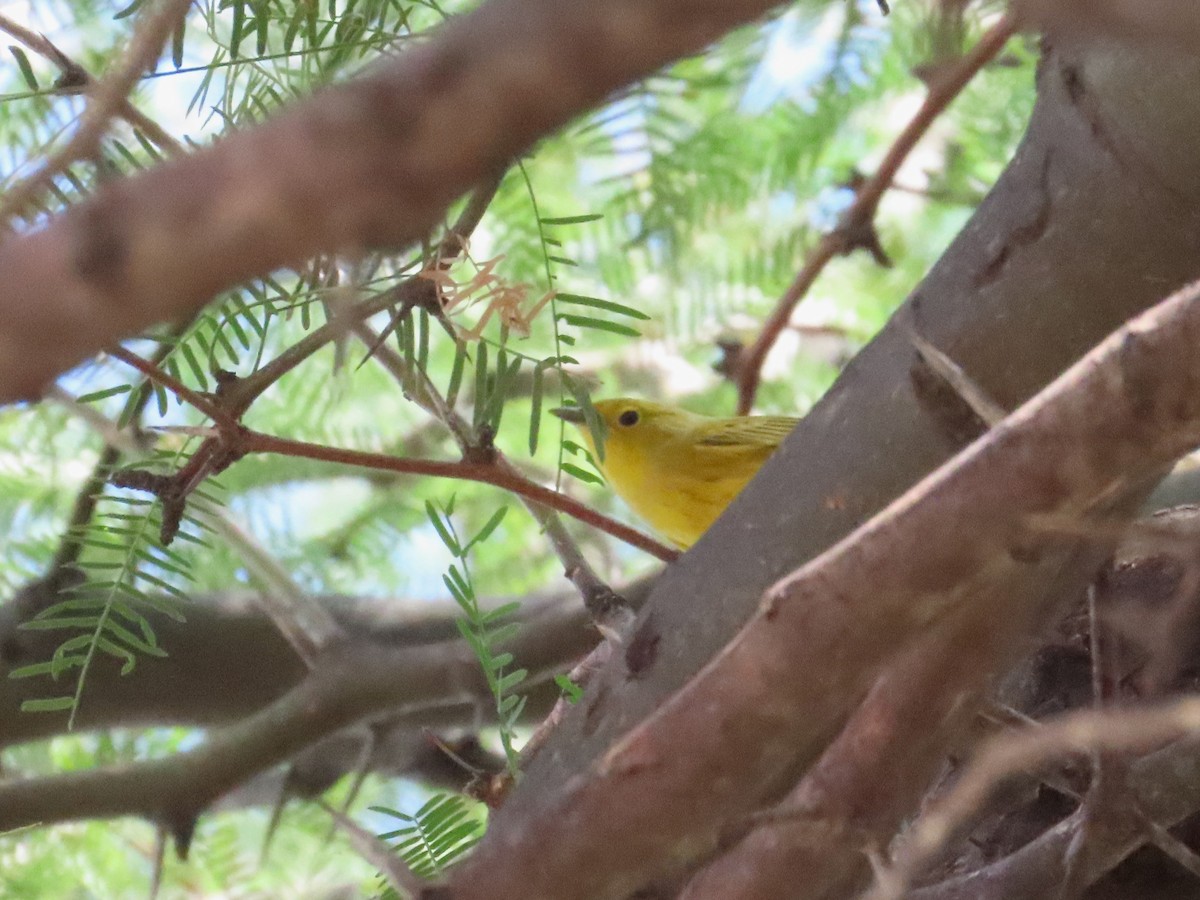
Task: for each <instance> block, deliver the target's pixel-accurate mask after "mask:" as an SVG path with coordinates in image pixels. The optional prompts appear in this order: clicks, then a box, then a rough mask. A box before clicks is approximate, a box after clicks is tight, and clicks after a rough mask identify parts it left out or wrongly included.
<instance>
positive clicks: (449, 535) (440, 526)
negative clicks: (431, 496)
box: [425, 500, 462, 556]
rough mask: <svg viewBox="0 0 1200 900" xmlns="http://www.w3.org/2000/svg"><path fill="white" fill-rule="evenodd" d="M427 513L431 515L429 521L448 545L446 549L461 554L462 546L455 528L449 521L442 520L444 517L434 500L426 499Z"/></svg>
mask: <svg viewBox="0 0 1200 900" xmlns="http://www.w3.org/2000/svg"><path fill="white" fill-rule="evenodd" d="M425 514H426V515H427V516H429V521H430V523H432V525H433V529H434V531H436V532H437V534H438V537H439V538H441V541H442V543H443V544H445V545H446V549H447V550H449V551H450V552H451V553H453V554H454V555H455V556H459V555H461V554H462V548H461V547H459V544H458V540H457V539H456V538H455V537H454V531H453V529H452V528H451V527H450V525H449V524H448V523H446V522H443V521H442V517H441V516H440V515H438V511H437V509H436V508H435V507H434V505H433V503H432V501H429V500H426V501H425Z"/></svg>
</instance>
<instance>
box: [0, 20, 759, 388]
mask: <svg viewBox="0 0 1200 900" xmlns="http://www.w3.org/2000/svg"><path fill="white" fill-rule="evenodd" d="M774 5H775V3H774V2H772V0H722V2H714V0H653V2H646V0H587V2H585V0H570V2H563V0H491V2H489V3H487V4H485V5H484V6H483V7H481V8H479V9H477V10H475V11H474V12H472V13H469V14H467V15H464V16H461V17H459V18H456V19H454V20H452V21H450V22H449V23H448V24H447V25H446V26H444V27H443V28H442V29H441V30H440V31H439V33H438V34H437V35H436V36H435V37H434V38H433V39H432V40H430V41H429V42H428V43H423V44H418V45H416V46H413V47H412V48H411V49H408V50H406V51H405V52H404V53H402V54H400V55H399V57H398V58H396V59H395V60H393V61H389V62H387V63H384V64H381V65H379V66H378V67H377V68H376V69H375V70H374V71H373V72H371V73H370V74H368V75H366V76H364V77H362V78H360V79H358V80H356V81H354V82H353V83H349V84H345V85H340V86H336V87H332V88H329V89H327V90H325V91H323V92H322V93H321V94H319V95H318V96H316V97H314V98H312V99H311V100H309V101H308V102H306V103H303V104H301V105H299V106H298V107H296V108H295V109H293V110H290V111H288V112H285V113H283V114H282V115H280V116H278V117H276V118H275V119H273V120H271V121H270V122H268V123H266V124H264V125H263V126H261V127H259V128H254V129H248V130H245V131H240V132H237V133H235V134H233V135H230V136H229V137H227V138H226V139H225V140H223V141H221V143H220V144H218V145H216V146H214V147H211V148H208V149H206V150H203V151H200V152H198V153H196V154H195V155H193V156H191V157H188V158H186V159H183V160H177V161H172V162H169V163H167V164H165V165H163V166H160V167H158V168H156V169H154V170H151V171H149V172H146V173H143V174H140V175H138V176H135V177H131V178H129V179H126V180H124V181H121V182H119V183H115V184H112V185H109V186H106V187H104V188H103V189H101V190H100V191H99V192H98V193H97V194H96V196H95V197H93V198H91V199H89V200H87V201H85V202H84V203H82V204H80V205H79V206H78V207H75V208H73V209H71V210H69V211H68V212H66V213H65V214H63V215H62V216H60V217H58V218H57V219H56V220H55V221H53V222H52V223H51V224H50V225H49V226H47V227H46V228H44V229H42V230H40V231H37V232H35V233H32V234H28V235H24V236H21V237H17V238H13V239H11V240H9V241H7V242H6V243H5V244H4V245H3V246H0V283H2V284H3V285H4V287H3V290H2V291H0V323H3V325H2V330H0V403H3V402H9V401H12V400H15V399H18V398H31V397H36V396H38V395H40V393H41V391H42V390H43V389H44V387H45V385H46V383H47V382H48V381H50V380H51V379H52V378H54V377H55V376H56V375H57V374H58V373H60V372H62V371H63V370H65V369H67V368H69V367H71V366H72V365H74V364H75V363H77V362H79V361H80V360H81V359H84V358H86V357H87V356H89V355H90V354H93V353H95V352H97V351H99V350H101V349H103V348H104V347H107V346H110V345H111V344H113V343H115V342H116V341H117V340H119V339H120V338H122V337H125V336H127V335H129V334H132V333H135V332H137V331H138V330H140V329H143V328H145V327H147V326H149V325H152V324H154V323H156V322H161V321H167V320H172V319H178V318H180V317H182V316H184V315H187V314H188V313H190V312H192V311H194V310H195V309H197V308H198V307H199V306H201V305H203V304H204V303H206V302H207V301H208V300H209V299H210V298H211V297H212V296H213V295H214V294H216V293H217V292H219V291H221V290H223V289H225V288H228V287H231V286H233V285H235V284H238V283H239V282H241V281H244V280H246V279H248V278H252V277H254V276H256V275H264V274H266V273H268V272H270V271H271V270H273V269H276V268H278V267H280V266H286V265H295V264H297V263H298V262H300V261H302V260H304V259H306V258H307V257H309V256H311V255H313V254H315V253H317V252H321V251H349V252H353V251H356V250H361V249H365V248H371V247H398V246H401V245H404V244H406V243H408V242H410V241H413V240H416V239H418V238H421V237H422V236H424V235H425V234H426V232H427V231H428V230H429V228H430V227H432V226H433V225H434V224H435V223H436V222H437V221H438V219H439V218H440V216H441V215H442V213H443V212H444V210H445V208H446V207H447V205H448V204H449V203H450V202H451V201H453V200H454V198H455V197H457V196H459V195H460V194H462V193H463V192H464V191H466V190H468V189H469V188H470V187H471V186H472V185H473V184H475V183H476V182H478V181H479V180H480V179H482V178H484V177H486V175H487V174H488V173H489V172H491V171H493V170H494V168H495V167H496V166H497V165H500V164H502V163H503V162H504V161H506V160H509V159H511V158H513V157H514V156H515V155H517V154H518V153H520V152H521V151H523V150H525V149H526V148H528V146H529V145H530V144H531V143H532V142H534V141H535V140H537V139H538V138H540V137H542V136H543V135H545V134H547V133H548V132H550V131H551V130H553V129H554V128H557V127H559V126H561V125H563V124H564V123H565V122H567V121H568V120H569V119H570V118H571V117H572V116H574V115H577V114H578V113H580V112H583V111H584V110H586V109H588V108H590V107H592V106H594V105H596V104H598V103H600V102H601V101H602V100H603V99H604V97H605V96H607V95H608V94H609V93H610V92H611V91H613V90H615V89H616V88H618V87H620V86H622V85H624V84H628V83H630V82H632V81H634V80H636V79H638V78H640V77H643V76H645V75H647V74H649V73H651V72H653V71H654V70H655V69H657V68H659V67H660V66H662V65H665V64H666V63H668V62H670V61H671V60H673V59H677V58H679V57H681V56H684V55H686V54H689V53H694V52H696V51H698V50H700V49H701V48H703V47H704V46H705V45H706V44H708V43H709V42H711V41H713V40H716V39H717V38H718V37H720V36H721V34H722V33H724V32H725V31H727V30H729V29H730V28H733V27H734V26H736V25H738V24H741V23H743V22H747V21H750V20H752V19H753V18H755V17H756V16H760V15H762V14H763V13H765V12H766V11H767V10H769V9H770V8H771V7H772V6H774ZM464 122H468V123H470V124H471V127H470V128H463V123H464Z"/></svg>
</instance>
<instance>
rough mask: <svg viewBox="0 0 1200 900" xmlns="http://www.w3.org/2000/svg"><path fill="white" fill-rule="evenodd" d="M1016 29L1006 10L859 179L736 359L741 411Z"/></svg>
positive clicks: (868, 243) (871, 238)
mask: <svg viewBox="0 0 1200 900" xmlns="http://www.w3.org/2000/svg"><path fill="white" fill-rule="evenodd" d="M1015 31H1016V24H1015V22H1014V21H1013V19H1012V18H1011V17H1010V16H1002V17H1001V18H1000V20H999V21H998V22H996V24H995V25H993V26H992V27H991V28H989V29H988V31H987V33H986V34H984V36H983V37H982V38H981V39H980V41H979V43H978V44H976V45H975V47H974V48H972V50H971V52H970V53H968V54H967V55H966V56H964V57H963V58H962V59H961V60H959V61H958V63H957V64H956V65H955V66H954V67H952V68H950V69H948V70H946V71H945V72H943V73H942V74H941V76H940V77H939V78H937V79H936V80H935V81H933V82H932V83H931V84H930V86H929V90H928V92H927V93H926V95H925V101H924V102H923V103H922V104H921V108H920V109H918V110H917V112H916V113H915V114H914V115H913V117H912V119H911V120H910V121H909V123H908V125H906V126H905V128H904V130H903V131H901V132H900V134H899V135H897V136H896V139H895V141H893V142H892V146H891V148H890V149H889V150H888V153H887V155H886V156H885V157H884V158H883V162H881V163H880V164H879V168H878V169H877V170H876V171H875V174H874V175H872V176H871V177H870V178H867V179H865V180H863V181H862V183H861V184H859V185H858V187H857V190H856V191H855V195H854V202H853V203H851V204H850V206H849V207H848V208H847V209H846V211H845V212H844V213H842V216H841V219H840V221H839V222H838V225H837V227H835V228H834V229H833V231H831V232H829V233H828V234H826V235H825V236H824V237H822V238H821V240H820V241H818V242H817V245H816V246H815V247H813V249H812V250H811V251H810V253H809V255H808V258H807V259H806V260H805V262H804V265H803V266H802V267H801V269H800V271H799V273H797V275H796V277H795V279H794V280H793V281H792V283H791V284H790V285H789V286H788V289H787V290H786V291H785V292H784V294H783V296H782V297H781V298H780V299H779V303H778V304H777V305H776V307H775V309H774V311H773V312H772V313H771V315H770V317H769V318H768V319H767V321H766V323H765V324H764V325H763V329H762V332H761V333H760V334H759V336H758V338H757V340H755V342H754V344H753V345H751V347H750V348H749V350H747V351H746V352H745V353H744V354H743V355H742V357H741V359H740V360H739V361H738V365H737V374H736V377H737V387H738V412H739V413H740V414H742V415H746V414H747V413H749V412H750V410H751V408H752V407H753V406H754V398H755V396H756V395H757V394H758V385H759V381H760V380H761V378H762V367H763V363H764V362H766V359H767V354H768V353H770V352H771V348H772V347H773V346H775V342H776V341H777V340H778V339H779V335H780V334H782V333H783V331H784V330H785V329H786V328H787V324H788V320H789V319H790V318H791V316H792V311H793V310H794V309H795V308H796V305H797V304H798V303H799V302H800V301H801V300H802V299H803V298H804V296H805V295H806V294H807V293H808V291H809V289H810V288H811V287H812V286H813V284H814V283H815V282H816V280H817V277H818V276H819V275H820V274H821V272H823V271H824V269H825V267H826V266H827V265H828V264H829V263H830V261H832V260H833V258H834V257H835V256H842V255H845V254H847V253H849V252H851V251H852V250H855V249H857V248H859V247H877V246H878V238H877V237H876V236H875V232H874V225H873V224H872V222H873V219H874V218H875V211H876V209H877V208H878V206H879V201H880V199H881V198H882V197H883V195H884V193H885V192H886V191H887V189H888V188H889V187H890V186H891V184H892V181H893V180H894V179H895V177H896V173H897V172H898V171H899V170H900V166H901V165H903V163H904V161H905V159H907V158H908V155H909V153H911V152H912V150H913V148H914V147H915V146H916V145H917V142H918V141H920V139H921V138H922V137H923V136H924V135H925V132H926V131H928V130H929V127H930V126H931V125H932V124H933V123H934V121H935V120H936V119H937V117H938V116H939V115H940V114H941V113H942V111H943V110H945V108H946V107H947V106H948V105H949V104H950V102H951V101H952V100H953V99H954V98H955V97H957V96H958V95H959V94H960V93H961V92H962V90H963V88H964V87H966V85H967V83H968V82H969V81H970V80H971V79H972V78H973V77H975V75H976V73H978V72H979V70H980V69H982V68H983V67H984V66H985V65H986V64H987V63H988V61H989V60H991V59H992V58H993V57H995V56H996V54H997V53H999V52H1000V50H1001V48H1002V47H1003V46H1004V45H1005V44H1006V43H1007V42H1008V39H1009V38H1010V37H1012V35H1013V34H1014V33H1015Z"/></svg>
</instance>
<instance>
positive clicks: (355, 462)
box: [238, 431, 679, 562]
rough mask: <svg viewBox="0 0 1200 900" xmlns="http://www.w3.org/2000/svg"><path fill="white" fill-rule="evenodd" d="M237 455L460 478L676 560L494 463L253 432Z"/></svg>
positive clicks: (620, 526) (650, 541)
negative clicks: (273, 455) (276, 456)
mask: <svg viewBox="0 0 1200 900" xmlns="http://www.w3.org/2000/svg"><path fill="white" fill-rule="evenodd" d="M238 451H239V453H241V454H245V453H282V454H285V455H288V456H298V457H302V458H304V459H316V460H323V461H325V462H334V463H342V464H344V465H350V466H364V467H367V468H373V469H382V470H384V471H388V472H399V473H401V474H406V475H432V476H435V477H439V478H459V479H462V480H464V481H478V482H480V483H482V484H491V485H495V486H496V487H500V488H504V489H505V490H507V491H511V492H512V493H514V494H516V495H518V496H520V497H524V498H527V499H529V500H532V501H534V502H535V503H539V504H541V505H543V506H546V507H548V508H550V509H554V510H558V511H559V512H564V513H566V514H567V515H569V516H571V517H573V518H576V519H578V520H579V521H581V522H583V523H585V524H587V525H591V526H592V527H593V528H598V529H599V530H601V531H604V532H605V533H607V534H611V535H612V536H613V537H615V538H618V539H620V540H622V541H624V542H625V543H627V544H630V545H631V546H634V547H637V548H638V549H639V550H644V551H645V552H646V553H649V554H650V555H651V556H655V557H657V558H658V559H661V560H663V561H664V562H670V561H671V560H673V559H675V558H676V557H677V556H678V555H679V554H678V552H677V551H675V550H672V549H671V548H670V547H667V546H664V545H663V544H661V543H659V542H658V541H656V540H654V539H653V538H651V537H649V536H648V535H645V534H642V533H641V532H640V531H637V530H636V529H634V528H630V527H629V526H628V525H623V524H622V523H620V522H618V521H616V520H615V519H611V518H609V517H608V516H605V515H603V514H602V513H599V512H596V511H595V510H594V509H592V508H591V507H589V506H586V505H585V504H583V503H580V502H579V501H578V500H575V499H573V498H571V497H568V496H567V495H566V494H560V493H558V492H557V491H554V490H551V489H550V488H547V487H543V486H542V485H540V484H537V483H536V482H533V481H530V480H529V479H527V478H525V477H524V476H523V475H520V474H518V473H516V472H515V471H514V470H512V469H511V468H508V467H505V466H499V465H496V464H495V463H494V462H473V461H471V460H462V461H459V462H453V461H442V460H432V459H404V458H401V457H394V456H384V455H382V454H378V453H367V452H365V451H360V450H347V449H343V448H339V447H325V446H322V445H320V444H310V443H307V442H305V441H293V440H289V439H287V438H281V437H275V436H273V435H267V434H261V433H259V432H255V431H243V432H242V434H241V437H240V438H239V439H238Z"/></svg>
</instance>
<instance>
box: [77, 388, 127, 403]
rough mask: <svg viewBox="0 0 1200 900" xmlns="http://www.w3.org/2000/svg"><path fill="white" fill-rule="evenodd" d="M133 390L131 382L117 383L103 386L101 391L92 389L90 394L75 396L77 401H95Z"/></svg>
mask: <svg viewBox="0 0 1200 900" xmlns="http://www.w3.org/2000/svg"><path fill="white" fill-rule="evenodd" d="M132 390H133V385H131V384H118V385H115V386H114V387H110V388H105V389H104V390H102V391H92V392H91V393H90V394H84V395H82V396H80V397H77V398H76V400H77V401H78V402H79V403H95V402H96V401H97V400H105V399H107V398H109V397H116V396H117V395H118V394H128V393H129V392H130V391H132Z"/></svg>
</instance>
